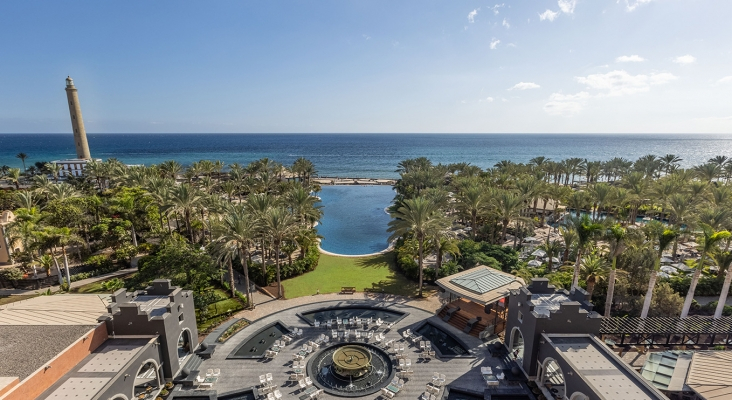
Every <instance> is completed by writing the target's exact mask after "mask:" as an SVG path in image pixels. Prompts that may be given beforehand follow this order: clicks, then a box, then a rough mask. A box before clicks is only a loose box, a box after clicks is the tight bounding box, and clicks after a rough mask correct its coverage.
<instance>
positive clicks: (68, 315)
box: [0, 294, 110, 329]
mask: <svg viewBox="0 0 732 400" xmlns="http://www.w3.org/2000/svg"><path fill="white" fill-rule="evenodd" d="M109 302H110V298H109V295H95V294H62V295H59V294H57V295H54V296H38V297H33V298H31V299H27V300H21V301H16V302H14V303H10V304H6V305H4V306H0V326H3V325H14V326H17V325H97V318H99V316H101V315H102V314H106V313H107V304H109ZM36 329H37V328H36Z"/></svg>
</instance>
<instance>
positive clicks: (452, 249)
mask: <svg viewBox="0 0 732 400" xmlns="http://www.w3.org/2000/svg"><path fill="white" fill-rule="evenodd" d="M432 247H433V248H434V249H435V252H436V253H437V259H436V260H435V261H436V262H435V279H437V278H439V277H440V268H442V258H443V256H444V255H445V254H451V255H453V256H459V255H460V248H459V247H458V244H457V241H456V240H455V239H453V238H451V237H449V236H446V235H445V232H444V231H437V232H436V233H435V234H434V236H433V237H432Z"/></svg>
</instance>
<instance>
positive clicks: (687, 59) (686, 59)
mask: <svg viewBox="0 0 732 400" xmlns="http://www.w3.org/2000/svg"><path fill="white" fill-rule="evenodd" d="M674 62H675V63H676V64H682V65H683V64H693V63H695V62H696V57H694V56H692V55H691V54H687V55H685V56H678V57H676V58H674Z"/></svg>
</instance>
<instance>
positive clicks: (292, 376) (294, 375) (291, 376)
mask: <svg viewBox="0 0 732 400" xmlns="http://www.w3.org/2000/svg"><path fill="white" fill-rule="evenodd" d="M288 381H289V382H297V374H290V379H288Z"/></svg>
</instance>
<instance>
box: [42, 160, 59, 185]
mask: <svg viewBox="0 0 732 400" xmlns="http://www.w3.org/2000/svg"><path fill="white" fill-rule="evenodd" d="M44 167H45V168H46V169H47V170H48V172H50V173H51V176H53V181H54V182H56V183H58V177H59V175H61V169H62V167H61V164H56V163H46V164H45V165H44Z"/></svg>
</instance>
